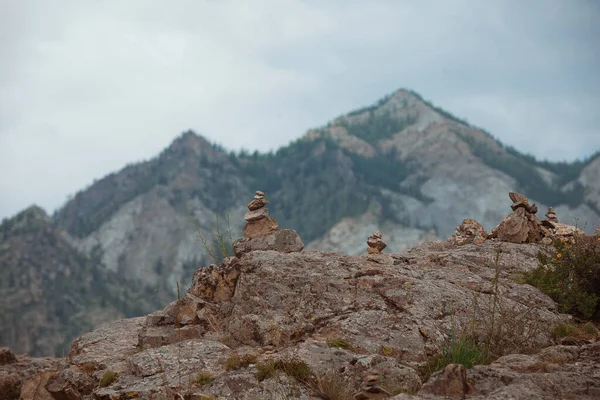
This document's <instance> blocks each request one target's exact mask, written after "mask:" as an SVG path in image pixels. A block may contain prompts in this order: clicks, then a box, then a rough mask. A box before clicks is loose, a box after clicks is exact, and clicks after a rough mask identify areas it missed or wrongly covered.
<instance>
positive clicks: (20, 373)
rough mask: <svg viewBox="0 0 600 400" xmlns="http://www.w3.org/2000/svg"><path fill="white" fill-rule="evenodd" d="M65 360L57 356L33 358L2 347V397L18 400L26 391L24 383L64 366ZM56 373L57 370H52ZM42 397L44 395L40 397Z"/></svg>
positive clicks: (0, 387) (0, 350) (0, 393)
mask: <svg viewBox="0 0 600 400" xmlns="http://www.w3.org/2000/svg"><path fill="white" fill-rule="evenodd" d="M61 364H64V361H61V360H60V359H57V358H32V357H29V356H24V355H14V354H13V353H12V352H11V351H10V350H9V349H7V348H5V347H0V399H2V400H5V399H6V400H13V399H14V400H17V399H19V397H20V395H21V394H22V393H23V392H24V391H25V390H24V389H27V388H26V387H25V388H24V386H23V384H24V383H26V382H28V381H29V382H34V379H35V377H36V376H37V375H39V374H40V373H41V374H44V373H48V371H56V370H57V369H59V368H63V367H64V365H62V366H61ZM52 373H53V374H56V372H52ZM40 398H42V397H40Z"/></svg>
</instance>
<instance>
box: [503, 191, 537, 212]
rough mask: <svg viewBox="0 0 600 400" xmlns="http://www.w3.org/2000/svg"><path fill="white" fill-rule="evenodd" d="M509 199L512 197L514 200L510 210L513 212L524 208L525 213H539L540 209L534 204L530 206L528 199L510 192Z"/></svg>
mask: <svg viewBox="0 0 600 400" xmlns="http://www.w3.org/2000/svg"><path fill="white" fill-rule="evenodd" d="M508 197H510V199H511V200H512V202H513V203H512V204H511V206H510V208H511V209H512V210H513V211H516V210H517V208H521V207H522V208H524V209H525V211H527V212H528V213H529V214H535V213H537V211H538V209H537V206H536V205H535V203H534V204H531V205H530V204H529V200H528V199H527V197H525V196H523V195H521V194H519V193H516V192H509V193H508Z"/></svg>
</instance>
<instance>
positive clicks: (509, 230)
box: [490, 192, 547, 243]
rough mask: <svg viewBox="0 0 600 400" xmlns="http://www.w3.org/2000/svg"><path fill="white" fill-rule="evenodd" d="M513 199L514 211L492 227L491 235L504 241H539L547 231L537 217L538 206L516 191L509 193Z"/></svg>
mask: <svg viewBox="0 0 600 400" xmlns="http://www.w3.org/2000/svg"><path fill="white" fill-rule="evenodd" d="M508 196H509V197H510V199H511V200H512V201H513V204H511V206H510V208H511V209H512V210H513V212H512V213H511V214H509V215H507V216H506V217H504V219H503V220H502V221H501V222H500V224H499V225H498V226H497V227H495V228H494V229H492V233H491V235H490V236H491V237H492V238H497V239H498V240H500V241H503V242H511V243H538V242H539V241H540V240H541V239H542V238H543V237H544V236H547V231H546V229H545V228H543V226H542V224H541V222H540V220H539V219H538V218H537V216H536V213H537V206H536V205H535V204H531V205H530V204H529V201H528V199H527V197H525V196H522V195H520V194H518V193H515V192H510V193H509V194H508Z"/></svg>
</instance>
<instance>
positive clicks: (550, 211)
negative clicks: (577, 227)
mask: <svg viewBox="0 0 600 400" xmlns="http://www.w3.org/2000/svg"><path fill="white" fill-rule="evenodd" d="M546 220H547V221H550V222H554V223H557V222H558V218H556V212H555V211H554V209H553V208H552V207H549V208H548V212H547V213H546Z"/></svg>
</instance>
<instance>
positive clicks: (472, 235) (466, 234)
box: [448, 218, 489, 246]
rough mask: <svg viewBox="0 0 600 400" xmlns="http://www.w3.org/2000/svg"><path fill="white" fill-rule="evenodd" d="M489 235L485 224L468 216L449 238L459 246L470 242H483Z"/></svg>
mask: <svg viewBox="0 0 600 400" xmlns="http://www.w3.org/2000/svg"><path fill="white" fill-rule="evenodd" d="M488 236H489V235H488V233H487V232H486V230H485V228H484V227H483V225H481V224H480V223H479V222H477V221H475V220H474V219H472V218H466V219H464V220H463V222H462V223H461V224H460V225H459V226H457V227H456V231H455V232H454V234H453V235H452V236H451V237H450V239H448V240H449V241H450V242H451V243H454V244H457V245H459V246H462V245H463V244H469V243H474V244H483V243H484V242H485V241H486V240H487V238H488Z"/></svg>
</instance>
